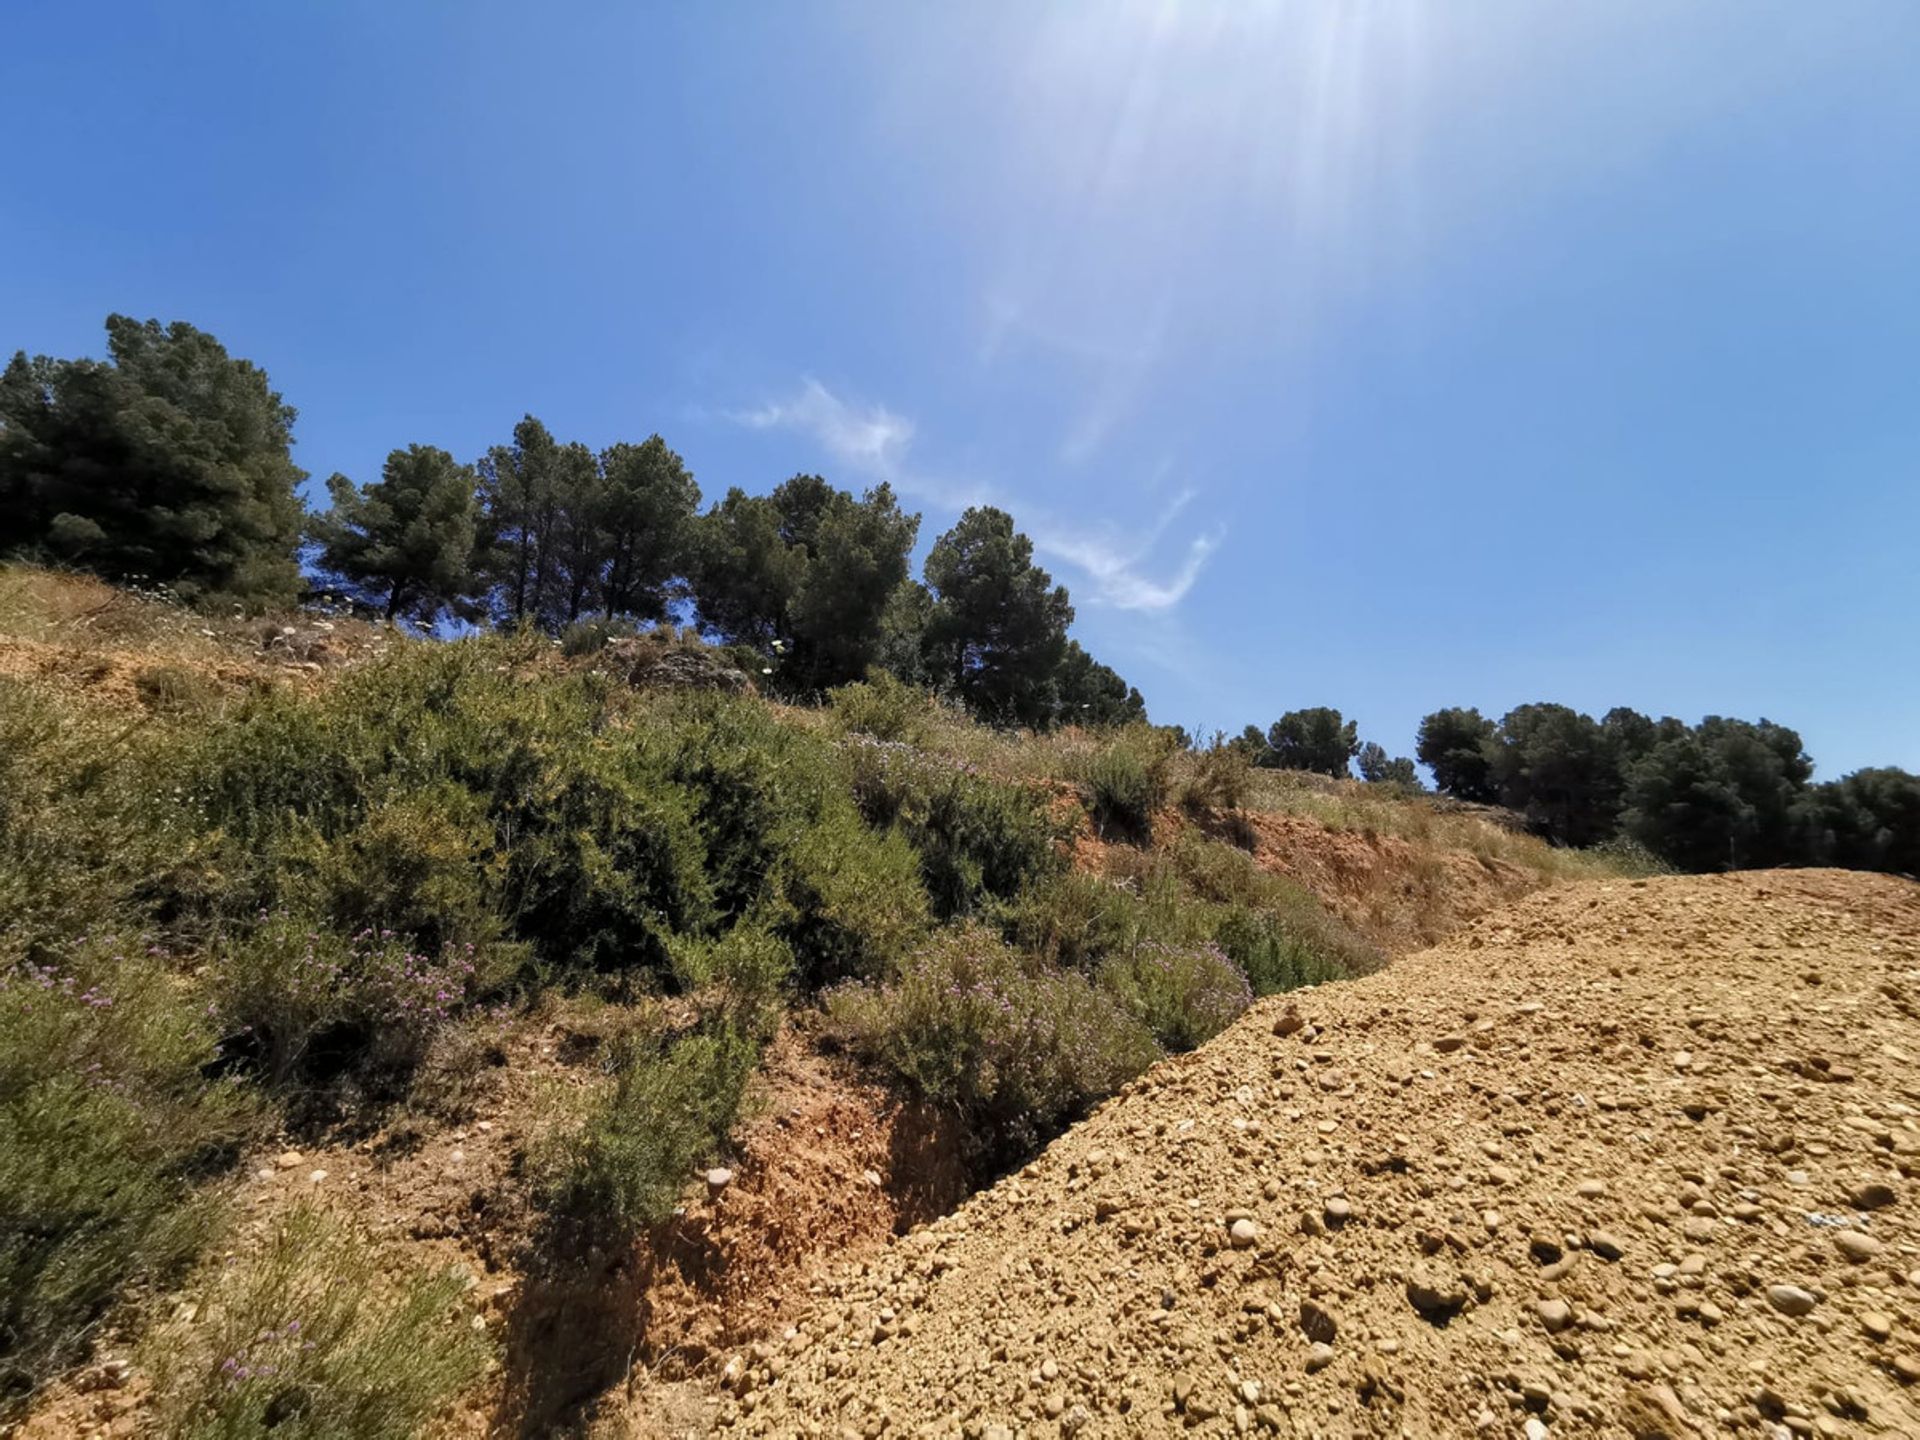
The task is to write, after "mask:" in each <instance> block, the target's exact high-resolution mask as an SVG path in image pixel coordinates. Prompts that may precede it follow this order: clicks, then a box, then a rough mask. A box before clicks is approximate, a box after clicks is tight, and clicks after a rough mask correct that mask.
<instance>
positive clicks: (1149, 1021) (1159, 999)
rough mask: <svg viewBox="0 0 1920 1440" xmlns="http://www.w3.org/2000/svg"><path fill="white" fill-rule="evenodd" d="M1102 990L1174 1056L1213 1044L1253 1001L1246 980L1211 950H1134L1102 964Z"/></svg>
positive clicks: (1138, 947) (1148, 947)
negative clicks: (1213, 1040)
mask: <svg viewBox="0 0 1920 1440" xmlns="http://www.w3.org/2000/svg"><path fill="white" fill-rule="evenodd" d="M1100 985H1101V987H1102V988H1103V989H1105V990H1106V991H1107V992H1108V993H1109V994H1111V995H1113V996H1114V997H1115V998H1116V999H1117V1000H1119V1001H1120V1003H1121V1004H1122V1005H1124V1006H1125V1007H1126V1008H1127V1010H1128V1011H1129V1013H1131V1014H1133V1015H1135V1016H1137V1017H1139V1019H1140V1020H1142V1021H1143V1022H1144V1023H1145V1024H1146V1026H1147V1028H1148V1029H1149V1030H1151V1031H1152V1032H1153V1038H1154V1039H1155V1040H1157V1041H1159V1042H1160V1044H1161V1045H1163V1046H1165V1047H1166V1048H1167V1049H1168V1050H1175V1051H1178V1050H1191V1049H1193V1048H1194V1047H1195V1046H1196V1045H1200V1044H1203V1043H1204V1042H1206V1041H1208V1040H1211V1039H1212V1038H1213V1037H1214V1036H1215V1035H1218V1034H1219V1033H1220V1032H1221V1031H1222V1030H1224V1029H1226V1028H1227V1026H1229V1025H1231V1024H1232V1023H1233V1022H1234V1020H1235V1019H1237V1018H1238V1017H1239V1015H1240V1013H1241V1011H1243V1010H1245V1009H1246V1008H1247V1006H1248V1005H1249V1004H1251V1003H1252V1001H1253V991H1252V990H1251V989H1250V988H1249V987H1248V984H1247V977H1246V975H1245V974H1244V973H1242V971H1241V970H1240V967H1239V966H1237V965H1235V964H1234V963H1233V961H1232V960H1230V959H1228V958H1227V956H1226V955H1225V954H1224V953H1223V952H1222V951H1221V950H1220V949H1219V948H1218V947H1216V946H1213V945H1199V946H1176V945H1162V944H1159V943H1158V942H1155V941H1148V942H1146V943H1145V944H1141V945H1136V946H1134V947H1133V948H1132V949H1131V950H1129V951H1127V952H1126V953H1124V954H1118V955H1111V956H1109V957H1108V958H1107V959H1106V960H1104V961H1102V962H1101V965H1100Z"/></svg>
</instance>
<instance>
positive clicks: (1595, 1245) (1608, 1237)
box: [1587, 1230, 1626, 1260]
mask: <svg viewBox="0 0 1920 1440" xmlns="http://www.w3.org/2000/svg"><path fill="white" fill-rule="evenodd" d="M1587 1249H1589V1250H1591V1251H1592V1252H1593V1253H1594V1254H1596V1255H1598V1256H1599V1257H1600V1258H1601V1259H1602V1260H1618V1259H1619V1258H1620V1257H1621V1256H1622V1255H1624V1254H1625V1253H1626V1246H1625V1245H1623V1244H1622V1243H1621V1241H1620V1237H1619V1236H1617V1235H1615V1234H1614V1233H1613V1232H1612V1231H1610V1230H1595V1231H1592V1232H1591V1233H1589V1234H1588V1236H1587Z"/></svg>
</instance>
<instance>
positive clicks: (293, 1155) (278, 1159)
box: [273, 1150, 303, 1170]
mask: <svg viewBox="0 0 1920 1440" xmlns="http://www.w3.org/2000/svg"><path fill="white" fill-rule="evenodd" d="M302 1158H303V1157H302V1156H301V1154H300V1152H299V1151H298V1150H282V1151H281V1152H280V1153H279V1154H278V1155H276V1156H275V1157H274V1160H273V1163H274V1164H276V1165H278V1166H279V1167H280V1168H281V1169H282V1170H296V1169H298V1168H299V1167H300V1163H301V1160H302Z"/></svg>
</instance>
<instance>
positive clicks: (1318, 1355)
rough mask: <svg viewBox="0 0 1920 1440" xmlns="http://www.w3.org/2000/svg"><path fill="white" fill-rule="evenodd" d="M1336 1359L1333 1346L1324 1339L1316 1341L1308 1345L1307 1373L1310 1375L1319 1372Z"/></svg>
mask: <svg viewBox="0 0 1920 1440" xmlns="http://www.w3.org/2000/svg"><path fill="white" fill-rule="evenodd" d="M1334 1359H1335V1354H1334V1349H1333V1346H1331V1345H1328V1344H1326V1343H1325V1342H1323V1341H1316V1342H1315V1343H1314V1344H1312V1345H1309V1346H1308V1347H1307V1373H1308V1374H1309V1375H1313V1374H1317V1373H1318V1372H1319V1371H1322V1370H1324V1369H1326V1368H1327V1366H1329V1365H1331V1364H1332V1363H1333V1362H1334Z"/></svg>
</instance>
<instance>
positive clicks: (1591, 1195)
mask: <svg viewBox="0 0 1920 1440" xmlns="http://www.w3.org/2000/svg"><path fill="white" fill-rule="evenodd" d="M1573 1193H1574V1194H1576V1195H1578V1196H1579V1197H1580V1198H1581V1199H1582V1200H1598V1199H1599V1198H1600V1197H1601V1196H1602V1195H1604V1194H1606V1193H1607V1182H1606V1181H1604V1180H1582V1181H1581V1182H1580V1184H1579V1187H1578V1188H1577V1189H1576V1190H1575V1191H1574V1192H1573Z"/></svg>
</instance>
